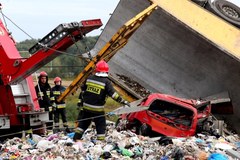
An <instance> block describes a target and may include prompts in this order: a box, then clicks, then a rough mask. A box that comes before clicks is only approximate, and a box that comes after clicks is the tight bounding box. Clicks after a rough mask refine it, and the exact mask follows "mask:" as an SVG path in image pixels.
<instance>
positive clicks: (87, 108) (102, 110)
mask: <svg viewBox="0 0 240 160" xmlns="http://www.w3.org/2000/svg"><path fill="white" fill-rule="evenodd" d="M83 108H84V109H86V110H89V111H96V112H104V108H93V107H89V106H83Z"/></svg>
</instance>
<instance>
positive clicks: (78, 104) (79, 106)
mask: <svg viewBox="0 0 240 160" xmlns="http://www.w3.org/2000/svg"><path fill="white" fill-rule="evenodd" d="M77 106H78V107H77V109H78V110H79V109H81V108H82V107H83V103H81V102H78V103H77Z"/></svg>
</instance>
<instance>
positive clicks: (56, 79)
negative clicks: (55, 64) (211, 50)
mask: <svg viewBox="0 0 240 160" xmlns="http://www.w3.org/2000/svg"><path fill="white" fill-rule="evenodd" d="M61 81H62V79H61V78H60V77H55V78H54V83H57V82H61Z"/></svg>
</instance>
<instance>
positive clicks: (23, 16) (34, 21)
mask: <svg viewBox="0 0 240 160" xmlns="http://www.w3.org/2000/svg"><path fill="white" fill-rule="evenodd" d="M118 2H119V0H67V1H66V0H41V1H36V0H0V3H1V4H2V6H3V9H2V12H3V13H4V14H5V15H6V16H8V17H9V18H10V19H11V20H12V21H13V22H14V23H16V24H17V25H18V26H19V27H21V28H22V29H23V30H24V31H26V32H27V33H28V34H29V35H31V36H32V37H33V38H43V37H44V36H45V35H47V34H48V33H49V32H50V31H52V30H53V29H54V28H55V27H57V26H58V25H59V24H61V23H69V22H76V21H78V22H79V21H81V20H87V19H96V18H100V19H101V20H102V22H103V24H104V25H105V24H106V23H107V21H108V19H109V18H110V15H109V14H110V13H112V12H113V11H114V9H115V8H116V6H117V4H118ZM0 18H1V20H3V18H2V15H1V17H0ZM6 21H7V27H8V29H9V30H10V31H11V32H12V34H13V37H14V39H15V40H16V41H17V42H19V41H23V40H25V39H31V38H29V37H28V36H27V35H26V34H25V33H23V32H22V31H20V30H19V29H17V28H16V27H14V26H13V24H12V23H11V22H10V21H8V20H6ZM101 28H103V27H101ZM100 33H101V30H100V29H98V30H96V31H93V32H90V33H89V34H88V35H89V36H94V35H99V34H100Z"/></svg>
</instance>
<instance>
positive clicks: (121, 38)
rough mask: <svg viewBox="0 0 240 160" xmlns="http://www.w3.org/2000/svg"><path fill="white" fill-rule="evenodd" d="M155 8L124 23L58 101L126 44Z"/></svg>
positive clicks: (144, 11)
mask: <svg viewBox="0 0 240 160" xmlns="http://www.w3.org/2000/svg"><path fill="white" fill-rule="evenodd" d="M156 8H157V5H156V4H155V3H153V4H152V5H150V6H149V7H148V8H146V9H145V10H143V11H142V12H140V13H139V14H137V15H136V16H135V17H133V18H132V19H130V20H129V21H128V22H126V23H125V24H124V25H123V26H122V27H121V28H120V29H119V30H118V31H117V33H116V34H114V35H113V36H112V38H111V40H110V41H109V42H108V43H106V44H105V46H104V47H103V48H102V49H101V50H100V51H99V52H98V54H97V55H96V56H95V57H94V58H93V59H92V60H90V61H89V63H88V64H87V66H86V67H85V68H84V69H83V70H82V72H81V73H80V74H79V75H78V76H77V77H76V78H75V79H74V80H73V82H72V83H71V84H70V85H69V86H68V88H67V89H66V90H65V92H63V93H62V95H61V96H60V97H59V98H58V101H62V100H64V99H65V98H66V97H67V96H68V95H69V94H73V93H74V92H75V91H76V90H77V89H78V88H79V87H80V85H81V84H82V83H83V82H84V81H85V80H86V79H87V77H88V76H89V75H90V74H91V73H92V72H93V70H94V68H95V64H96V63H97V62H98V61H100V60H102V59H104V60H105V61H106V62H107V61H109V60H110V59H111V58H112V57H113V56H114V55H115V54H116V53H117V51H118V50H119V49H121V48H122V47H124V46H125V45H126V44H127V41H128V39H129V38H130V37H131V36H132V35H133V33H134V32H135V31H136V30H137V29H138V28H139V27H140V26H141V25H142V24H143V22H144V21H145V20H146V19H147V17H149V16H150V15H151V13H152V12H153V11H154V10H155V9H156Z"/></svg>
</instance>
